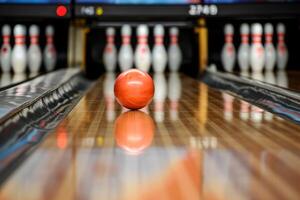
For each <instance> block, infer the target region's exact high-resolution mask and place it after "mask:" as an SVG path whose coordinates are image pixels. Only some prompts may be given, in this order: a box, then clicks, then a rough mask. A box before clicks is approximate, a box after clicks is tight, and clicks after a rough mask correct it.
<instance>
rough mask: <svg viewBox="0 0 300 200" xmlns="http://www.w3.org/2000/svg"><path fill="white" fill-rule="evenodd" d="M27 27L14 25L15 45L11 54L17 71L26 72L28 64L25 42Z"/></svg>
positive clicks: (12, 62) (13, 66) (13, 65)
mask: <svg viewBox="0 0 300 200" xmlns="http://www.w3.org/2000/svg"><path fill="white" fill-rule="evenodd" d="M25 35H26V27H25V26H23V25H20V24H18V25H16V26H15V27H14V36H15V46H14V47H13V50H12V54H11V64H12V68H13V70H14V72H15V73H17V74H19V73H24V72H25V70H26V64H27V55H26V44H25Z"/></svg>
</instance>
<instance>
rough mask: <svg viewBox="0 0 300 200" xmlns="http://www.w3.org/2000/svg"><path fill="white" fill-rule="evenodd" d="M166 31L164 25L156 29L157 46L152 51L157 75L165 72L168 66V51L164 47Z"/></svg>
mask: <svg viewBox="0 0 300 200" xmlns="http://www.w3.org/2000/svg"><path fill="white" fill-rule="evenodd" d="M164 35H165V30H164V27H163V26H162V25H160V24H159V25H156V26H155V27H154V38H155V45H154V47H153V50H152V63H153V70H154V72H155V73H160V72H164V71H165V68H166V64H167V60H168V59H167V51H166V48H165V46H164Z"/></svg>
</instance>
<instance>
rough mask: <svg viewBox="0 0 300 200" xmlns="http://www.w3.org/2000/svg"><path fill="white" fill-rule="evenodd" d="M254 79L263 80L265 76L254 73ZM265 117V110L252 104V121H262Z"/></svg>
mask: <svg viewBox="0 0 300 200" xmlns="http://www.w3.org/2000/svg"><path fill="white" fill-rule="evenodd" d="M251 76H252V79H255V80H258V81H263V80H264V77H263V74H262V73H252V75H251ZM262 118H263V110H262V109H261V108H259V107H257V106H255V105H252V106H251V121H252V122H255V123H257V124H258V123H260V122H261V121H262Z"/></svg>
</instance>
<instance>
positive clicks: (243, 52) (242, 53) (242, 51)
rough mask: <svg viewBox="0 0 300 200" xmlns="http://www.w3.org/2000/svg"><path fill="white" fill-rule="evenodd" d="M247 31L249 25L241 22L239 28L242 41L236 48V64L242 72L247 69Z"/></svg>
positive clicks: (248, 49) (248, 50)
mask: <svg viewBox="0 0 300 200" xmlns="http://www.w3.org/2000/svg"><path fill="white" fill-rule="evenodd" d="M249 32H250V30H249V25H248V24H245V23H244V24H242V25H241V28H240V33H241V41H242V43H241V45H240V47H239V49H238V64H239V66H240V70H241V71H242V72H246V71H248V69H249V52H250V46H249Z"/></svg>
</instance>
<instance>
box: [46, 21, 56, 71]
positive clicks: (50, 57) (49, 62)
mask: <svg viewBox="0 0 300 200" xmlns="http://www.w3.org/2000/svg"><path fill="white" fill-rule="evenodd" d="M53 36H54V28H53V26H47V27H46V38H47V44H46V47H45V49H44V55H43V56H44V65H45V68H46V71H48V72H49V71H52V70H54V69H55V65H56V59H57V55H56V49H55V46H54V41H53Z"/></svg>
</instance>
